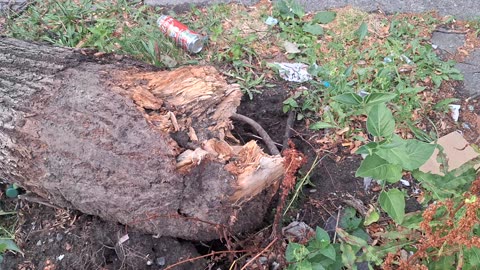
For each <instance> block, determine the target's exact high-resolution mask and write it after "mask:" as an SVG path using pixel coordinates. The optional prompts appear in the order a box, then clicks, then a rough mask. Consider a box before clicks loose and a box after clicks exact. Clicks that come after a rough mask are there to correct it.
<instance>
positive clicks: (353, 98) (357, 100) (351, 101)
mask: <svg viewBox="0 0 480 270" xmlns="http://www.w3.org/2000/svg"><path fill="white" fill-rule="evenodd" d="M332 99H333V100H335V101H337V102H339V103H342V104H346V105H360V104H362V101H363V99H362V97H361V96H359V95H357V94H355V93H347V94H341V95H338V96H334V97H332Z"/></svg>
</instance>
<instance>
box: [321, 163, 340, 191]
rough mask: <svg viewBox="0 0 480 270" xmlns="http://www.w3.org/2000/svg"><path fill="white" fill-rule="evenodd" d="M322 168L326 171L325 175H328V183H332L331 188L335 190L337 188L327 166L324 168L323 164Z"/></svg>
mask: <svg viewBox="0 0 480 270" xmlns="http://www.w3.org/2000/svg"><path fill="white" fill-rule="evenodd" d="M323 167H324V168H325V171H327V174H328V177H329V178H330V182H331V183H332V186H333V187H334V188H335V190H336V189H337V186H336V185H335V182H334V181H333V177H332V175H331V174H330V172H329V171H328V168H327V166H325V163H323Z"/></svg>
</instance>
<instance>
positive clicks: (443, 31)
mask: <svg viewBox="0 0 480 270" xmlns="http://www.w3.org/2000/svg"><path fill="white" fill-rule="evenodd" d="M433 32H439V33H445V34H466V33H468V31H460V30H454V29H442V28H438V29H435V30H433Z"/></svg>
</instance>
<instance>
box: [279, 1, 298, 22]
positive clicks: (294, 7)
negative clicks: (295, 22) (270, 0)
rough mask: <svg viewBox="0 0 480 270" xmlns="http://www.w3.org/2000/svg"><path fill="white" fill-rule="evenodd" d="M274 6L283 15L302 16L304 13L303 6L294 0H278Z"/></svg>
mask: <svg viewBox="0 0 480 270" xmlns="http://www.w3.org/2000/svg"><path fill="white" fill-rule="evenodd" d="M276 7H277V9H278V11H280V14H281V15H282V16H283V17H290V18H294V17H295V16H297V17H298V18H302V17H303V16H304V15H305V11H304V9H303V6H302V5H300V4H299V3H298V2H297V1H296V0H280V1H277V4H276Z"/></svg>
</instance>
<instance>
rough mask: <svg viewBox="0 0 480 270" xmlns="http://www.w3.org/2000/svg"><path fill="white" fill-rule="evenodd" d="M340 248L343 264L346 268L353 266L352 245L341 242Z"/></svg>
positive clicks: (353, 254)
mask: <svg viewBox="0 0 480 270" xmlns="http://www.w3.org/2000/svg"><path fill="white" fill-rule="evenodd" d="M340 250H341V251H342V262H343V264H344V266H346V267H347V268H348V269H353V268H354V267H355V259H356V258H357V256H355V252H354V251H353V248H352V246H350V245H348V244H345V243H342V244H341V245H340Z"/></svg>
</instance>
